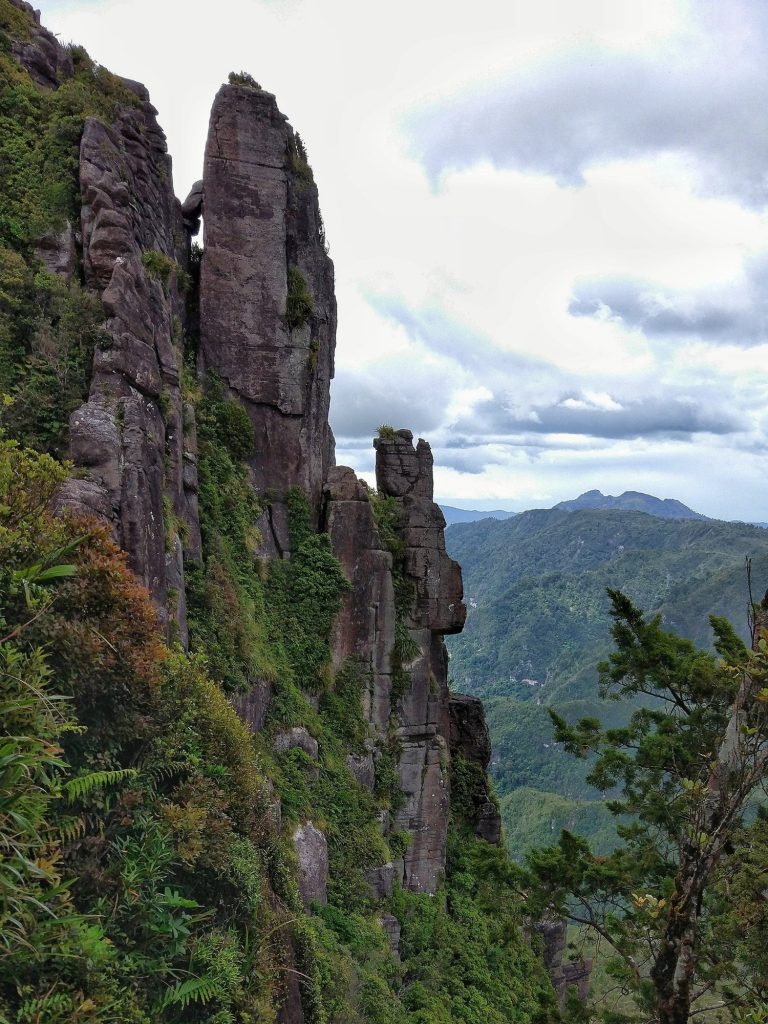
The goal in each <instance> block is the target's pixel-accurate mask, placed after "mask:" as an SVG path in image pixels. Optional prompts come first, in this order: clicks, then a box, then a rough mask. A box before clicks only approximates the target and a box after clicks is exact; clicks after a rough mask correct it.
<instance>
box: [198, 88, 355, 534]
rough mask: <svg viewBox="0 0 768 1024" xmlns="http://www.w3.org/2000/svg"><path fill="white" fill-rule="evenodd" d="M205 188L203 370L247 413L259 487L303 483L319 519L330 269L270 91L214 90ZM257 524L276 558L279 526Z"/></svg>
mask: <svg viewBox="0 0 768 1024" xmlns="http://www.w3.org/2000/svg"><path fill="white" fill-rule="evenodd" d="M202 192H203V196H204V203H205V218H204V235H205V243H204V255H203V261H202V271H201V284H200V369H201V371H203V372H213V373H215V374H217V375H218V376H219V377H220V378H221V379H222V381H223V382H224V384H225V387H226V389H227V394H228V397H230V398H234V399H236V400H237V401H239V402H242V404H243V406H244V408H245V409H246V410H247V412H248V415H249V417H250V419H251V422H252V424H253V431H254V439H255V454H254V456H253V457H252V459H251V460H250V470H251V474H252V479H253V483H254V486H255V487H256V489H257V491H259V492H260V493H264V492H265V491H267V490H270V491H271V492H276V493H277V495H278V496H279V495H280V494H281V493H282V492H284V491H285V490H286V488H288V487H290V486H292V485H295V486H298V487H301V488H302V489H303V490H304V491H305V492H306V493H307V494H308V495H309V498H310V503H311V505H312V508H313V510H314V512H315V516H316V518H317V517H319V513H320V505H321V499H322V490H323V484H324V482H325V479H326V476H327V473H328V469H329V467H330V466H331V465H332V464H333V435H332V433H331V429H330V426H329V424H328V406H329V401H330V392H329V388H330V381H331V377H332V376H333V354H334V345H335V335H336V300H335V296H334V285H333V264H332V262H331V260H330V259H329V257H328V256H327V254H326V252H325V246H324V241H323V233H322V220H321V218H320V210H319V206H318V201H317V188H316V186H315V184H314V181H313V180H312V172H311V171H310V169H309V166H308V165H307V162H306V156H305V154H304V152H303V149H302V147H301V144H300V142H299V141H298V139H297V137H296V136H295V134H294V132H293V129H292V128H291V127H290V125H289V124H288V123H287V121H286V118H285V116H284V115H283V114H281V113H280V111H279V110H278V107H277V103H276V102H275V97H274V96H273V95H272V94H271V93H268V92H264V91H263V90H262V89H259V88H258V87H256V86H255V85H248V84H241V85H225V86H222V88H221V89H220V90H219V93H218V95H217V96H216V100H215V102H214V105H213V111H212V113H211V122H210V131H209V135H208V143H207V146H206V152H205V170H204V175H203V186H202ZM190 212H192V211H191V210H190ZM262 525H263V526H269V527H271V528H272V529H273V530H274V532H275V533H276V536H275V537H274V538H273V540H272V544H273V546H274V547H275V548H276V549H277V550H278V551H281V552H284V551H285V550H286V549H287V546H288V539H287V536H285V535H284V534H282V533H281V531H280V529H279V524H278V526H277V527H276V526H275V521H274V520H269V521H268V522H265V523H263V524H262Z"/></svg>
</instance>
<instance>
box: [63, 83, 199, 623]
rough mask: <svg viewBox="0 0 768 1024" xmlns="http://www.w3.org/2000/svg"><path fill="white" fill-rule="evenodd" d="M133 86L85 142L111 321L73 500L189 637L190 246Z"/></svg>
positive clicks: (162, 151) (101, 289) (97, 283)
mask: <svg viewBox="0 0 768 1024" xmlns="http://www.w3.org/2000/svg"><path fill="white" fill-rule="evenodd" d="M127 84H128V85H129V87H130V89H131V91H132V93H133V95H135V97H136V102H135V104H133V105H131V106H121V107H120V108H119V116H118V117H117V118H116V120H115V122H114V123H113V124H111V125H106V124H104V123H103V122H102V121H100V120H97V119H96V118H88V119H87V120H86V122H85V126H84V131H83V134H82V139H81V143H80V174H79V179H80V180H79V185H80V193H81V196H82V206H81V212H80V231H79V240H80V244H81V250H80V258H81V261H82V271H83V277H84V283H85V285H86V286H87V287H88V288H89V289H92V290H93V291H95V292H97V293H98V294H99V295H100V296H101V301H102V305H103V309H104V314H105V317H106V321H105V325H104V337H103V339H102V340H101V341H100V343H99V345H98V346H97V348H96V350H95V352H94V359H93V371H92V378H91V388H90V395H89V397H88V401H87V403H86V404H85V405H84V406H83V407H82V408H80V409H78V410H77V411H76V412H75V413H74V414H73V416H72V419H71V423H70V453H71V457H72V460H73V461H74V463H75V465H77V466H78V467H81V468H82V469H84V470H86V474H85V475H80V476H78V477H76V478H73V479H71V480H70V481H68V483H67V484H66V485H65V488H64V491H63V499H64V501H65V502H66V503H67V504H68V505H70V506H74V507H75V508H79V509H80V510H81V511H84V512H90V513H95V514H97V515H99V516H101V517H103V518H104V519H107V520H108V521H109V522H110V523H112V524H113V527H114V533H115V537H116V539H117V541H118V543H119V544H120V545H121V546H122V547H123V548H124V549H125V550H126V551H127V552H128V555H129V558H130V565H131V568H132V569H133V571H134V572H135V573H136V575H137V576H138V577H139V578H140V579H141V581H142V582H143V583H144V584H145V585H146V587H147V589H148V590H149V592H150V594H151V595H152V597H153V598H154V599H155V601H156V602H157V605H158V609H159V611H160V614H161V616H162V618H163V619H164V620H166V621H167V618H168V615H169V614H170V615H172V616H173V617H174V618H175V619H176V621H177V623H178V625H179V628H180V630H181V634H182V637H183V636H184V635H185V612H184V588H183V582H182V581H183V571H182V550H181V542H180V540H179V536H178V534H173V533H172V531H171V528H170V524H169V522H168V520H169V518H170V517H171V516H175V517H177V518H178V519H179V520H184V521H185V522H186V523H187V527H188V529H187V533H188V536H189V538H190V545H191V547H192V548H193V549H194V548H195V547H196V546H199V525H198V523H197V516H196V510H195V500H194V493H195V489H196V482H195V470H194V456H193V453H192V452H191V451H188V452H187V458H186V468H185V450H184V425H183V422H184V412H183V408H182V404H183V403H182V397H181V366H182V358H183V353H182V328H183V312H184V304H183V301H182V298H181V296H180V294H179V280H180V277H181V275H182V274H185V269H184V268H185V267H186V266H187V263H188V256H187V252H188V242H187V239H186V237H185V234H184V231H183V230H182V220H181V210H180V206H179V203H178V200H177V199H176V198H175V196H174V192H173V180H172V176H171V160H170V157H169V156H168V154H167V151H166V145H165V137H164V135H163V133H162V131H161V130H160V128H159V127H158V124H157V121H156V120H155V114H156V111H155V109H154V107H153V106H152V105H151V104H150V102H149V97H148V94H147V92H146V90H145V89H144V87H143V86H141V85H138V84H136V83H127ZM189 416H193V414H191V413H190V412H189V410H188V417H189ZM189 427H190V429H189V433H190V435H191V423H190V424H189ZM171 588H173V590H172V593H171ZM167 604H170V608H168V607H167Z"/></svg>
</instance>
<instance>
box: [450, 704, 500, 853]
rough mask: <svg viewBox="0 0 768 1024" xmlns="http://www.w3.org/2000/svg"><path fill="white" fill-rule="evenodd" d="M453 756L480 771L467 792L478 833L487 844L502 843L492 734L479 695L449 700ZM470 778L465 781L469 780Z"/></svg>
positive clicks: (476, 773) (475, 773) (469, 808)
mask: <svg viewBox="0 0 768 1024" xmlns="http://www.w3.org/2000/svg"><path fill="white" fill-rule="evenodd" d="M448 718H449V723H450V726H449V728H450V733H449V743H450V749H451V757H452V758H454V757H457V756H460V757H462V758H464V759H465V761H468V762H469V763H470V764H471V765H474V766H476V768H478V769H479V771H475V772H474V773H473V775H472V780H471V781H472V782H473V783H474V784H473V785H472V787H471V791H470V792H469V793H468V794H467V798H468V801H469V805H470V806H469V807H467V810H468V811H471V814H472V819H473V823H474V826H475V833H476V835H478V836H479V837H480V838H481V839H484V840H485V841H486V842H487V843H492V844H493V845H494V846H498V844H499V843H500V842H501V814H500V813H499V806H498V804H497V803H496V800H495V798H494V796H493V794H492V792H491V788H490V784H489V782H488V776H487V774H486V773H487V770H488V765H489V763H490V760H491V734H490V732H489V731H488V726H487V725H486V723H485V711H484V709H483V703H482V701H481V700H480V699H479V698H478V697H470V696H468V695H466V694H463V693H452V694H451V695H450V698H449V700H448ZM469 781H470V780H466V782H469Z"/></svg>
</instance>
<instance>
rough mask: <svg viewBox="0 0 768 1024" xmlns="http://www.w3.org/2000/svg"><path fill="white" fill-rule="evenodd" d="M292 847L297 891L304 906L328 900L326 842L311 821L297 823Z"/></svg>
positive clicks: (324, 902)
mask: <svg viewBox="0 0 768 1024" xmlns="http://www.w3.org/2000/svg"><path fill="white" fill-rule="evenodd" d="M293 847H294V849H295V851H296V856H297V858H298V861H299V892H300V893H301V898H302V900H303V901H304V905H305V906H309V905H310V903H321V904H323V906H324V905H325V904H326V903H327V902H328V895H327V892H326V886H327V884H328V844H327V843H326V841H325V836H324V835H323V833H322V832H321V831H320V829H319V828H315V826H314V825H313V824H312V822H311V821H305V822H304V824H303V825H299V826H298V828H297V829H296V831H295V832H294V833H293Z"/></svg>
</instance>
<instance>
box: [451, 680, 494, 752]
mask: <svg viewBox="0 0 768 1024" xmlns="http://www.w3.org/2000/svg"><path fill="white" fill-rule="evenodd" d="M448 714H449V718H450V726H451V732H450V742H451V751H452V752H453V751H454V750H455V751H457V752H458V753H460V754H462V755H463V756H464V757H466V758H467V760H468V761H474V762H475V763H476V764H479V765H480V766H481V767H482V768H487V767H488V765H489V764H490V761H491V734H490V732H489V731H488V726H487V725H486V723H485V710H484V709H483V702H482V701H481V700H480V698H479V697H471V696H469V695H468V694H465V693H452V694H451V696H450V698H449V701H448Z"/></svg>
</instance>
